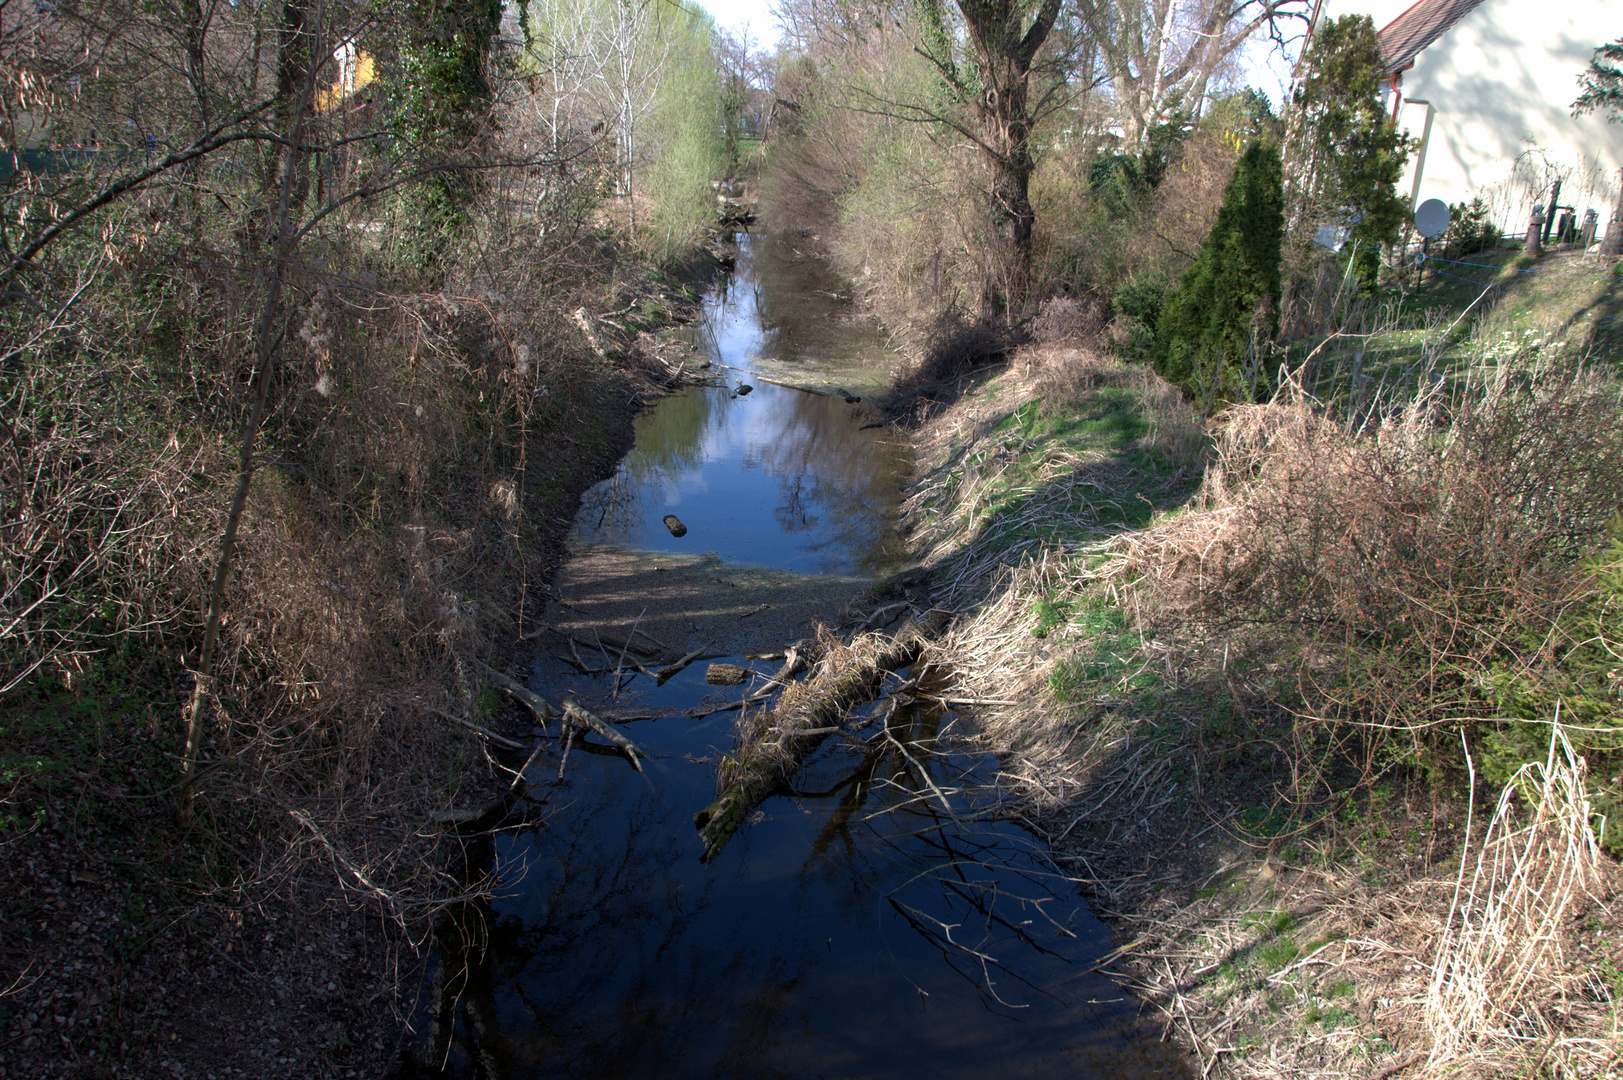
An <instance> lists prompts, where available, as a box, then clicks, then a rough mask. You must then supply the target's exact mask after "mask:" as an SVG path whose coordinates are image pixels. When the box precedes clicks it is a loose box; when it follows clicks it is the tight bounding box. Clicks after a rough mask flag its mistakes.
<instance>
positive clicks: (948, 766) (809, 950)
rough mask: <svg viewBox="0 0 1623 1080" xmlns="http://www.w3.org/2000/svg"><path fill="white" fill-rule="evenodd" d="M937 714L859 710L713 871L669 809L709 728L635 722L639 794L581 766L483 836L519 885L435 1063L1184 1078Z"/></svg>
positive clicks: (528, 1071)
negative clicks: (643, 766) (689, 751)
mask: <svg viewBox="0 0 1623 1080" xmlns="http://www.w3.org/2000/svg"><path fill="white" fill-rule="evenodd" d="M694 689H695V688H693V687H690V688H688V690H687V691H685V692H687V693H691V692H693V690H694ZM680 692H682V691H678V693H680ZM955 723H956V721H955V720H954V719H953V718H952V717H951V716H950V714H943V713H942V712H941V711H940V710H939V709H928V708H902V709H896V710H893V711H892V712H891V713H890V714H889V715H887V716H873V717H869V718H868V719H867V720H866V721H863V720H861V719H860V718H859V720H858V722H857V724H856V725H855V730H853V732H852V733H851V736H850V737H849V738H847V739H844V740H840V741H835V742H831V743H830V744H829V745H828V746H827V747H826V748H825V750H824V751H823V752H821V753H820V754H819V756H818V757H817V758H816V759H815V760H814V761H813V762H811V763H810V764H809V766H808V768H807V770H806V771H805V772H804V773H803V774H802V776H801V778H800V782H799V784H798V788H797V791H796V792H795V793H793V794H791V795H789V796H788V797H787V798H784V799H780V800H774V801H773V802H772V803H770V804H768V807H767V808H766V809H767V813H766V815H765V817H764V820H757V821H755V822H754V823H753V824H752V825H751V826H750V827H749V828H748V829H747V830H746V832H745V833H743V834H741V835H740V836H738V837H737V838H735V839H734V841H733V843H732V844H731V845H729V847H728V848H727V849H726V850H725V851H724V852H723V853H722V855H721V857H720V858H718V859H717V860H716V861H715V862H714V863H712V864H709V865H708V866H706V865H704V864H701V863H700V862H699V860H698V857H697V856H698V850H697V843H696V841H695V837H694V832H693V828H692V825H691V823H690V822H689V820H688V816H689V814H690V813H691V811H692V809H693V808H694V807H696V806H699V805H702V804H703V803H704V802H705V801H706V800H707V799H708V798H709V797H710V793H711V790H712V785H713V783H714V779H713V773H712V770H711V769H710V768H709V767H708V766H706V765H705V764H703V763H696V762H691V761H688V760H684V758H683V757H682V756H681V751H682V750H683V748H687V747H691V746H693V745H694V744H695V740H696V739H703V740H716V739H718V738H725V728H726V727H727V726H728V722H726V721H723V722H721V723H720V724H715V725H712V724H709V723H708V722H707V723H705V724H700V725H698V729H697V730H686V729H684V728H682V727H680V726H678V725H677V724H673V723H669V722H667V723H662V724H658V725H651V726H643V727H641V728H640V729H639V730H638V732H637V734H638V736H639V739H640V741H642V742H643V743H644V745H645V746H647V747H648V748H649V749H650V750H652V751H654V752H655V753H656V755H660V756H657V757H656V759H655V760H653V761H651V762H649V763H648V767H649V780H648V782H646V783H644V782H641V781H640V780H638V779H635V774H633V773H631V772H630V771H629V768H628V767H627V766H626V765H625V763H624V761H623V759H617V758H614V757H610V756H593V757H590V758H589V759H588V761H587V762H585V763H583V764H582V765H581V767H580V769H579V770H578V771H576V772H574V773H573V774H572V778H571V780H570V781H569V782H568V784H567V787H566V788H565V789H563V790H560V791H559V792H558V793H557V794H555V795H554V796H553V800H554V806H555V807H556V809H555V810H554V812H553V814H552V816H551V818H550V820H549V821H548V823H547V825H546V826H545V827H544V828H541V829H538V830H536V831H535V832H533V833H529V834H519V835H509V836H507V837H505V838H503V839H502V840H500V841H499V842H498V843H497V844H496V847H495V852H494V854H495V857H496V859H497V861H498V862H499V863H506V864H508V865H513V864H516V863H520V862H522V863H525V864H527V865H528V868H529V869H528V876H527V877H526V878H525V880H524V885H523V892H522V895H517V896H512V897H508V898H505V899H499V900H497V901H496V902H495V903H494V904H493V905H492V906H491V908H490V910H489V911H488V913H487V914H488V917H489V918H490V920H491V922H492V927H491V929H490V931H489V942H490V944H489V948H488V949H486V950H484V951H483V952H482V953H477V952H476V953H475V955H473V956H471V957H470V958H469V959H470V962H471V963H470V969H471V971H472V976H471V977H470V978H469V980H468V981H467V985H466V986H464V987H462V988H461V990H462V997H461V1001H462V1005H461V1006H460V1014H457V1013H456V1012H455V1011H453V1013H452V1014H451V1016H450V1018H451V1019H452V1020H453V1021H454V1024H453V1026H450V1027H447V1028H445V1029H444V1035H445V1036H446V1037H447V1039H448V1037H449V1035H450V1034H451V1032H452V1031H453V1030H454V1031H455V1033H456V1044H455V1046H452V1045H450V1044H449V1042H448V1041H447V1042H442V1044H441V1053H442V1054H445V1055H447V1056H448V1058H449V1060H450V1061H451V1062H452V1063H453V1064H456V1065H459V1066H460V1067H461V1069H462V1071H463V1072H464V1074H465V1075H489V1076H503V1077H514V1076H524V1077H530V1076H535V1077H543V1076H544V1077H574V1076H615V1077H728V1078H731V1077H739V1078H743V1077H785V1078H788V1077H845V1076H850V1077H856V1076H861V1077H898V1078H899V1077H913V1076H925V1075H927V1076H932V1077H944V1078H951V1077H965V1078H969V1077H984V1076H986V1075H993V1074H995V1075H998V1076H1015V1077H1023V1076H1032V1077H1036V1076H1055V1075H1061V1076H1082V1077H1090V1076H1105V1075H1115V1074H1119V1073H1121V1072H1122V1071H1123V1070H1124V1069H1125V1070H1126V1072H1127V1074H1128V1075H1132V1076H1135V1077H1141V1076H1142V1077H1152V1076H1162V1075H1164V1076H1173V1075H1181V1074H1180V1072H1179V1066H1178V1064H1177V1062H1176V1060H1175V1059H1174V1058H1173V1057H1172V1056H1171V1055H1170V1054H1169V1053H1167V1052H1166V1050H1165V1048H1163V1047H1161V1046H1160V1044H1158V1043H1156V1042H1154V1040H1153V1039H1145V1038H1142V1037H1141V1033H1140V1032H1138V1031H1137V1029H1136V1027H1135V1021H1134V1011H1133V1008H1132V1006H1131V1004H1130V1003H1127V1002H1124V1001H1123V1000H1122V999H1121V995H1120V994H1119V993H1118V992H1117V991H1116V990H1115V988H1114V987H1113V986H1111V985H1110V984H1109V983H1108V982H1107V981H1106V980H1105V979H1103V978H1102V977H1101V976H1098V975H1095V974H1089V973H1088V972H1087V963H1088V962H1089V961H1090V960H1091V959H1092V958H1093V957H1095V956H1098V955H1100V954H1102V953H1103V952H1104V951H1105V949H1106V948H1107V947H1108V943H1107V940H1106V937H1105V935H1104V932H1103V928H1102V927H1100V926H1099V925H1098V924H1097V923H1096V922H1094V921H1093V920H1092V919H1091V917H1090V916H1089V915H1088V914H1087V912H1086V909H1085V908H1084V907H1083V906H1082V905H1081V904H1080V903H1079V902H1078V901H1077V900H1076V898H1075V895H1074V892H1073V891H1072V890H1071V889H1070V888H1069V886H1068V885H1067V884H1066V883H1065V882H1064V881H1063V879H1062V878H1060V877H1059V876H1058V875H1057V874H1056V873H1055V872H1054V871H1053V868H1052V867H1051V866H1050V865H1049V864H1047V863H1046V862H1045V860H1044V859H1043V856H1042V853H1041V851H1040V849H1039V848H1038V847H1037V846H1036V845H1035V844H1033V842H1032V841H1031V840H1030V838H1029V837H1027V836H1026V834H1025V833H1023V832H1021V831H1020V830H1018V829H1015V828H1013V827H1011V826H1009V825H1007V824H1003V823H1001V822H1000V821H998V820H997V818H998V816H999V815H998V814H997V808H996V807H994V806H984V805H982V806H976V805H974V804H973V803H972V802H971V801H970V799H969V796H968V795H967V794H966V793H967V792H968V791H970V790H982V789H981V787H980V785H979V783H978V782H979V781H982V780H984V779H985V778H986V777H985V776H984V775H983V773H984V772H986V771H989V770H990V769H992V768H995V762H994V761H992V760H990V759H989V758H986V757H984V756H982V755H978V754H975V753H973V752H971V751H970V750H969V749H968V748H967V747H966V746H965V745H963V744H962V742H961V741H960V740H958V739H957V738H956V728H955V727H954V726H953V725H954V724H955ZM572 769H574V766H572ZM470 936H471V935H470ZM480 1070H485V1071H483V1072H481V1071H480Z"/></svg>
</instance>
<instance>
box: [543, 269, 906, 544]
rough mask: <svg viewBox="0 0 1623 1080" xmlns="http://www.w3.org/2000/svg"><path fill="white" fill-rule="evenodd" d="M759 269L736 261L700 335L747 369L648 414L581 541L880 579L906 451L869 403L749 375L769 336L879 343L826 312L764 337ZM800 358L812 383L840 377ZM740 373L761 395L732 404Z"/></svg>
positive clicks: (816, 345) (583, 525)
mask: <svg viewBox="0 0 1623 1080" xmlns="http://www.w3.org/2000/svg"><path fill="white" fill-rule="evenodd" d="M753 268H754V261H753V260H751V259H749V258H748V257H745V258H741V259H740V260H739V272H738V275H737V276H736V277H735V278H734V279H733V281H732V283H731V285H730V286H729V287H728V288H727V289H726V290H725V291H722V292H719V293H718V295H717V296H716V297H715V298H713V299H712V300H711V301H710V302H709V303H708V304H707V305H706V312H705V320H704V323H703V325H702V326H701V328H700V330H699V337H698V341H699V343H700V347H701V348H702V349H703V350H704V351H705V352H706V353H707V354H708V355H710V356H711V357H712V358H713V359H714V360H716V361H717V362H718V363H719V364H725V365H728V366H729V367H731V368H742V369H745V373H744V374H740V373H739V372H737V371H731V370H723V371H722V372H721V374H722V375H724V376H726V377H728V378H729V385H728V386H727V387H725V388H723V387H695V388H692V389H689V390H685V391H682V392H681V393H678V394H675V395H672V396H671V397H669V398H666V399H665V400H663V401H661V402H659V403H658V404H657V405H655V406H654V407H653V408H651V409H649V410H647V411H646V412H644V413H643V414H642V415H641V416H639V417H638V419H637V433H636V447H635V449H633V450H632V451H631V453H630V454H628V455H627V456H626V459H625V461H624V462H622V463H621V465H620V468H619V469H618V471H617V472H616V473H615V475H614V476H613V477H612V478H611V479H609V480H606V481H604V482H603V483H601V484H599V485H597V486H596V487H594V488H593V489H592V490H591V491H589V492H587V494H586V497H585V499H584V501H583V505H582V509H581V513H580V516H579V518H578V519H577V523H576V529H575V535H576V537H577V538H578V539H582V540H589V541H592V542H596V543H608V544H618V545H621V546H624V547H629V548H635V549H639V550H646V551H672V552H686V553H698V552H704V551H713V552H715V553H717V554H718V555H720V556H721V557H722V558H724V559H728V560H732V561H737V562H748V563H756V564H759V565H767V566H781V567H785V568H787V569H791V570H798V571H801V572H804V573H822V574H845V573H879V572H881V571H883V570H884V569H886V568H887V567H888V566H890V565H891V564H893V563H894V562H896V561H897V557H898V555H899V554H900V552H901V544H900V541H899V540H898V538H897V536H896V533H895V529H894V525H893V522H894V518H895V511H896V506H897V503H898V501H899V498H900V493H899V485H900V482H901V478H902V477H903V476H904V475H905V473H906V470H907V467H908V462H907V454H906V452H905V450H904V449H903V448H900V447H897V446H896V445H894V443H893V442H892V441H891V440H890V439H889V438H888V437H887V435H886V433H885V432H884V431H883V430H882V429H874V430H869V431H863V430H862V427H863V425H864V424H866V423H868V422H871V421H872V420H873V419H874V416H875V414H874V413H873V411H872V410H871V409H870V408H868V407H867V406H864V405H855V406H854V405H847V404H846V403H845V402H844V401H843V400H841V399H840V398H838V397H832V396H824V395H818V394H810V393H805V392H802V391H799V390H790V389H787V388H784V387H779V386H774V385H772V384H770V383H765V382H759V381H754V376H753V375H751V374H749V373H748V372H749V370H750V369H751V368H752V367H753V366H758V365H756V364H755V361H754V359H753V358H754V357H756V356H757V355H758V353H759V350H760V349H762V348H763V347H764V343H765V341H766V339H767V338H768V337H771V338H772V339H773V340H774V341H775V342H776V343H777V345H778V346H780V348H779V349H778V351H779V352H780V353H782V352H783V351H785V350H784V348H783V346H784V345H785V344H786V343H788V344H793V343H794V342H795V341H796V340H797V339H799V338H805V339H806V343H807V346H808V348H807V350H806V351H807V353H808V354H810V353H823V352H826V351H827V350H828V349H829V348H831V347H833V346H834V345H836V344H838V342H839V341H840V340H842V339H843V338H846V337H850V338H854V339H856V340H858V341H859V342H862V343H865V344H870V345H871V342H872V338H873V335H872V332H871V331H868V330H865V329H863V328H860V327H853V326H850V325H849V324H847V323H842V322H841V321H840V320H838V319H836V318H834V316H833V315H832V314H831V313H830V312H829V311H827V310H826V308H827V305H826V304H825V305H820V309H821V310H820V311H817V312H814V313H813V314H815V315H816V316H817V317H816V318H815V319H813V321H812V323H811V325H808V326H806V327H805V328H804V332H803V333H802V332H800V330H799V329H797V326H796V324H793V323H789V322H784V323H780V325H779V326H778V327H777V328H776V329H774V330H772V331H771V332H770V333H767V332H763V330H762V328H761V325H760V322H759V318H758V316H759V311H760V304H759V300H760V292H759V287H758V286H757V285H756V284H755V283H754V282H753V281H752V280H751V279H750V278H749V276H748V275H749V273H750V272H751V271H752V270H753ZM780 314H781V313H780ZM785 363H787V361H784V360H783V359H782V357H781V356H780V357H779V365H780V366H782V365H783V364H785ZM795 363H796V364H797V368H796V370H798V371H800V372H802V374H803V375H804V378H805V381H806V382H810V383H814V384H815V383H821V382H824V381H826V380H825V376H828V375H830V374H837V373H838V371H839V369H838V368H829V367H827V366H826V365H823V364H820V363H813V362H812V361H811V360H809V359H806V360H797V361H796V362H795ZM740 379H742V380H744V381H750V382H751V385H753V386H754V387H755V389H754V391H753V392H752V393H750V394H747V395H744V396H738V397H735V396H733V392H732V387H733V385H736V383H737V381H739V380H740ZM848 381H851V382H855V381H856V380H855V379H854V378H852V379H850V380H848ZM666 514H675V515H676V516H677V517H679V518H681V520H682V523H683V524H684V525H686V526H687V528H688V533H687V535H686V536H684V537H682V538H681V539H677V538H675V537H673V536H671V534H670V532H669V530H668V529H667V528H666V527H665V525H664V523H663V518H664V516H665V515H666Z"/></svg>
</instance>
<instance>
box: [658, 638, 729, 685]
mask: <svg viewBox="0 0 1623 1080" xmlns="http://www.w3.org/2000/svg"><path fill="white" fill-rule="evenodd" d="M715 643H716V642H715V639H714V638H712V639H711V640H709V641H707V642H705V643H704V644H703V645H700V646H699V647H698V648H697V649H694V650H693V651H692V652H690V653H688V654H687V655H686V656H684V657H682V659H680V660H678V661H677V662H676V663H674V664H666V665H665V666H664V667H662V668H660V669H659V670H658V671H656V672H655V673H654V679H655V680H656V681H657V682H658V683H659V684H660V685H661V686H663V685H665V683H666V681H667V680H669V679H670V678H671V677H672V676H673V675H679V674H681V672H682V669H683V668H685V667H687V666H688V665H689V664H691V663H693V661H695V660H697V659H699V658H700V657H701V656H702V655H704V651H705V650H706V649H708V648H710V646H712V645H714V644H715Z"/></svg>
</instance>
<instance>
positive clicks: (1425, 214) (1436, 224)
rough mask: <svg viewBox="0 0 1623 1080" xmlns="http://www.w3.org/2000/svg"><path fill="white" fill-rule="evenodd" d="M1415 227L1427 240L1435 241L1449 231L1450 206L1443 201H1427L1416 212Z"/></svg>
mask: <svg viewBox="0 0 1623 1080" xmlns="http://www.w3.org/2000/svg"><path fill="white" fill-rule="evenodd" d="M1414 227H1415V228H1416V229H1417V230H1418V231H1419V232H1420V235H1421V236H1424V237H1425V238H1426V239H1427V240H1435V239H1436V238H1437V237H1439V236H1441V235H1443V234H1444V233H1445V232H1447V231H1448V204H1447V203H1445V202H1444V201H1443V200H1441V199H1427V200H1426V201H1425V202H1423V203H1421V204H1420V205H1419V207H1417V208H1416V209H1415V212H1414Z"/></svg>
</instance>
